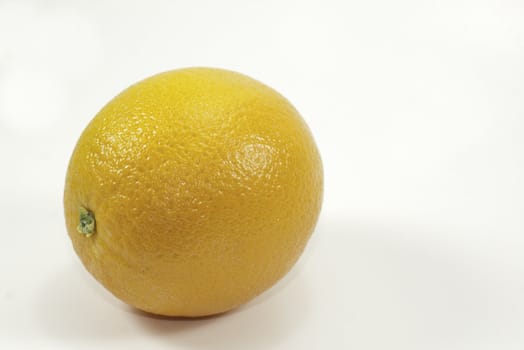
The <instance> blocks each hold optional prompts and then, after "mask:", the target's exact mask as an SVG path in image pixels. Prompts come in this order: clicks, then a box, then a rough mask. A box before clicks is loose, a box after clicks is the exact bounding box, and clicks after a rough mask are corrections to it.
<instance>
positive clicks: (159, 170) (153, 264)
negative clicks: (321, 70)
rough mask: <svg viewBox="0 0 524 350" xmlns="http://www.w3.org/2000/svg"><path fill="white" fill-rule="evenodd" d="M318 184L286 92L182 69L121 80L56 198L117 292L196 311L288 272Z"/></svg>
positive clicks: (145, 305)
mask: <svg viewBox="0 0 524 350" xmlns="http://www.w3.org/2000/svg"><path fill="white" fill-rule="evenodd" d="M322 191H323V173H322V165H321V160H320V157H319V153H318V151H317V148H316V146H315V143H314V140H313V138H312V135H311V133H310V130H309V129H308V127H307V125H306V124H305V122H304V120H303V119H302V118H301V117H300V115H299V113H298V112H297V111H296V110H295V108H294V107H293V106H292V105H291V104H290V103H289V102H288V101H287V100H286V99H285V98H284V97H282V96H281V95H280V94H278V93H277V92H276V91H274V90H272V89H271V88H269V87H267V86H265V85H263V84H262V83H260V82H258V81H256V80H253V79H251V78H249V77H247V76H245V75H241V74H238V73H234V72H231V71H227V70H221V69H212V68H188V69H181V70H174V71H169V72H165V73H161V74H158V75H155V76H153V77H150V78H148V79H145V80H143V81H141V82H139V83H137V84H135V85H133V86H131V87H129V88H128V89H126V90H125V91H123V92H122V93H120V94H119V95H118V96H117V97H115V98H114V99H113V100H111V101H110V102H109V103H108V104H107V105H106V106H105V107H104V108H103V109H102V110H101V111H100V112H99V113H98V114H97V115H96V116H95V117H94V119H93V120H92V121H91V122H90V124H89V125H88V126H87V128H86V129H85V130H84V132H83V133H82V135H81V137H80V139H79V140H78V143H77V145H76V147H75V150H74V152H73V154H72V156H71V160H70V163H69V168H68V171H67V177H66V184H65V194H64V206H65V218H66V225H67V231H68V233H69V237H70V238H71V241H72V243H73V247H74V249H75V251H76V253H77V254H78V256H79V257H80V259H81V260H82V263H83V264H84V266H85V267H86V268H87V270H88V271H89V272H90V273H91V274H92V275H93V276H94V277H95V278H96V279H97V280H98V281H100V282H101V283H102V284H103V285H104V286H105V287H106V288H107V289H108V290H109V291H111V292H112V293H113V294H114V295H115V296H117V297H118V298H120V299H121V300H123V301H124V302H126V303H128V304H130V305H133V306H135V307H137V308H139V309H142V310H145V311H147V312H151V313H155V314H162V315H171V316H203V315H210V314H216V313H221V312H224V311H227V310H230V309H232V308H235V307H237V306H239V305H241V304H243V303H245V302H247V301H249V300H250V299H252V298H253V297H255V296H256V295H258V294H260V293H262V292H263V291H264V290H266V289H268V288H269V287H270V286H272V285H273V284H274V283H275V282H276V281H278V280H279V279H280V278H281V277H283V276H284V275H285V274H286V273H287V272H288V271H289V269H290V268H291V267H292V266H293V264H294V263H295V262H296V260H297V259H298V257H299V256H300V254H301V253H302V251H303V249H304V247H305V245H306V243H307V241H308V239H309V237H310V235H311V233H312V231H313V229H314V226H315V224H316V221H317V218H318V215H319V211H320V207H321V202H322Z"/></svg>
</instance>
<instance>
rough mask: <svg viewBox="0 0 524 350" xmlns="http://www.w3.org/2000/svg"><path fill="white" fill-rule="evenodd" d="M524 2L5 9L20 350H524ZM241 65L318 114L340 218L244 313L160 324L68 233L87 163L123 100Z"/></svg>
mask: <svg viewBox="0 0 524 350" xmlns="http://www.w3.org/2000/svg"><path fill="white" fill-rule="evenodd" d="M523 62H524V5H523V3H522V1H519V0H515V1H505V0H487V1H468V2H463V1H451V0H450V1H407V0H403V1H400V0H399V1H377V0H375V1H358V2H348V1H339V2H332V1H331V2H330V1H321V2H320V1H318V2H305V1H293V2H290V1H271V2H269V1H260V2H256V3H255V2H248V1H207V2H204V1H193V2H187V1H186V2H181V1H163V2H159V1H148V2H141V3H134V2H127V1H120V2H117V1H108V2H93V1H91V2H90V1H77V2H67V1H51V2H47V1H46V2H39V1H32V2H31V1H0V159H1V172H0V180H1V181H0V218H1V221H0V222H1V225H2V229H1V231H0V234H1V239H2V240H1V244H0V278H1V279H0V280H1V283H0V348H1V349H20V348H32V349H33V348H34V349H36V348H52V349H59V348H64V349H71V348H72V347H73V346H74V347H75V348H79V349H83V348H86V349H88V348H89V349H95V348H97V349H100V348H102V349H108V348H112V349H144V348H154V349H288V350H289V349H320V348H325V349H381V350H382V349H402V350H409V349H475V350H478V349H497V350H500V349H522V348H524V254H523V252H524V216H523V212H524V137H523V136H524V65H523V64H522V63H523ZM194 65H208V66H218V67H224V68H229V69H233V70H238V71H240V72H243V73H246V74H248V75H251V76H253V77H255V78H257V79H260V80H262V81H263V82H265V83H267V84H268V85H270V86H273V87H274V88H276V89H277V90H279V91H280V92H281V93H283V94H284V95H285V96H286V97H288V98H289V99H290V100H291V101H292V102H293V103H294V104H295V105H296V107H297V108H298V109H299V110H300V111H301V113H302V114H303V116H304V117H305V119H306V120H307V122H308V123H309V125H310V127H311V129H312V130H313V132H314V134H315V137H316V139H317V142H318V145H319V148H320V150H321V153H322V156H323V159H324V165H325V179H326V192H325V202H324V203H325V205H324V209H323V213H322V217H321V220H320V223H319V226H318V229H317V231H316V233H315V235H314V237H313V239H312V241H311V242H310V245H309V247H308V249H307V251H306V253H305V255H304V256H303V258H302V259H301V260H300V262H299V264H298V265H297V266H296V267H295V268H294V270H293V271H292V272H291V273H290V275H289V276H287V277H286V278H285V279H284V280H283V281H282V282H281V283H279V284H278V285H277V286H276V287H275V288H273V289H272V290H271V291H269V292H268V293H266V294H264V295H263V296H262V297H260V298H258V299H256V300H255V301H254V302H252V303H250V304H248V305H246V306H245V307H243V308H241V309H239V310H236V311H234V312H232V313H230V314H226V315H224V316H221V317H215V318H208V319H201V320H193V321H190V320H170V319H161V318H151V317H149V316H146V315H143V314H140V313H137V312H135V311H133V310H131V309H130V308H128V307H126V306H125V305H123V304H121V303H120V302H119V301H117V300H116V299H114V298H113V297H112V296H111V295H110V294H108V293H107V292H106V291H105V290H103V289H102V288H101V287H100V286H99V285H98V284H97V283H96V282H95V281H94V280H93V279H92V278H91V277H90V276H89V275H88V274H87V273H86V272H84V270H83V268H82V267H81V265H80V262H79V260H78V259H77V258H76V256H75V255H74V253H73V250H72V248H71V246H70V243H69V241H68V238H67V236H66V232H65V228H64V222H63V221H64V220H63V217H62V204H61V196H62V188H63V180H64V175H65V170H66V166H67V161H68V157H69V155H70V153H71V151H72V149H73V146H74V143H75V141H76V139H77V137H78V136H79V134H80V132H81V130H82V129H83V128H84V126H85V125H86V124H87V122H88V121H89V120H90V118H92V117H93V116H94V115H95V114H96V112H97V111H98V109H99V108H101V107H102V105H103V104H105V103H106V102H107V101H108V100H109V99H110V98H112V97H113V96H114V95H115V94H116V93H117V92H119V91H120V90H122V89H123V88H125V87H127V85H129V84H131V83H133V82H135V81H137V80H139V79H142V78H144V77H146V76H148V75H151V74H154V73H157V72H159V71H163V70H167V69H172V68H178V67H184V66H194Z"/></svg>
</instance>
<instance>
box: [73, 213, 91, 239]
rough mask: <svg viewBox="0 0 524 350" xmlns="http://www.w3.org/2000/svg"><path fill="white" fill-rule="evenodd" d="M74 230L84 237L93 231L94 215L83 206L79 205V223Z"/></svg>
mask: <svg viewBox="0 0 524 350" xmlns="http://www.w3.org/2000/svg"><path fill="white" fill-rule="evenodd" d="M76 230H77V231H78V232H80V233H81V234H84V235H86V237H89V236H91V235H92V234H93V233H95V215H94V214H93V213H92V212H90V211H89V210H87V209H86V208H84V207H80V223H79V224H78V226H77V227H76Z"/></svg>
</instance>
